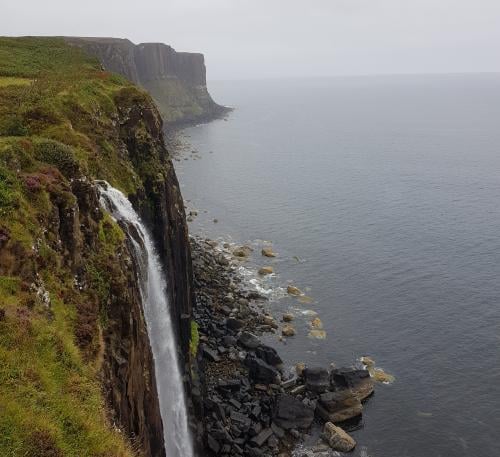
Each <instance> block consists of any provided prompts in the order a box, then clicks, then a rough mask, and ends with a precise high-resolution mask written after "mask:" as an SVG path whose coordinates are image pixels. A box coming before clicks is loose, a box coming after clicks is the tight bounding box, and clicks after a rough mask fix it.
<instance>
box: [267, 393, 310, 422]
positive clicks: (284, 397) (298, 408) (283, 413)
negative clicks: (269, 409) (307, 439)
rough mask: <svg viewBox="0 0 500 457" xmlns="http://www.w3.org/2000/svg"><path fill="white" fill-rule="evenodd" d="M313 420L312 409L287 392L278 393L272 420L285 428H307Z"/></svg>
mask: <svg viewBox="0 0 500 457" xmlns="http://www.w3.org/2000/svg"><path fill="white" fill-rule="evenodd" d="M313 420H314V410H313V409H312V408H311V407H310V406H307V405H305V404H304V403H302V402H301V401H300V400H298V399H297V398H295V397H292V396H291V395H288V394H280V395H279V396H278V399H277V402H276V408H275V413H274V422H275V423H276V425H278V427H281V428H282V429H285V430H290V429H307V428H309V427H310V426H311V424H312V421H313Z"/></svg>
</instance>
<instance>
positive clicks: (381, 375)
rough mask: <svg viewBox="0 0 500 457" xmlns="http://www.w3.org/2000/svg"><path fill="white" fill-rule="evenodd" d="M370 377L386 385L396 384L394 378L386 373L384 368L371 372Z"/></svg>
mask: <svg viewBox="0 0 500 457" xmlns="http://www.w3.org/2000/svg"><path fill="white" fill-rule="evenodd" d="M370 375H371V376H372V378H373V379H374V380H375V381H376V382H383V383H384V384H390V383H391V382H394V376H393V375H392V374H389V373H386V372H385V371H384V370H382V368H375V369H374V370H373V372H370Z"/></svg>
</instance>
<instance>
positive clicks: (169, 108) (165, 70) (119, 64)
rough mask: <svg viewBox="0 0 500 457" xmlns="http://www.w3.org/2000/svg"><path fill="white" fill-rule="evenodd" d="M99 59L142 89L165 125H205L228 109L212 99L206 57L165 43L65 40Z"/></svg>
mask: <svg viewBox="0 0 500 457" xmlns="http://www.w3.org/2000/svg"><path fill="white" fill-rule="evenodd" d="M65 40H66V42H67V43H70V44H72V45H75V46H79V47H81V48H82V49H84V50H85V51H86V52H87V53H89V54H91V55H93V56H95V57H97V58H98V59H99V61H100V62H101V64H102V65H103V67H104V68H105V69H106V70H108V71H112V72H114V73H117V74H119V75H122V76H124V77H125V78H127V79H128V80H129V81H131V82H133V83H135V84H137V85H139V86H142V87H143V88H144V89H146V90H147V91H148V92H149V93H150V94H151V96H152V97H153V98H154V100H155V102H156V104H157V105H158V108H159V109H160V112H161V114H162V117H163V120H164V121H165V123H166V124H176V125H178V124H186V123H188V124H189V123H194V122H204V121H209V120H211V119H214V118H216V117H220V116H222V115H224V113H226V112H227V111H228V108H226V107H223V106H220V105H218V104H217V103H215V102H214V101H213V100H212V97H211V96H210V94H209V92H208V90H207V81H206V67H205V59H204V56H203V54H198V53H188V52H177V51H176V50H175V49H173V48H172V47H170V46H168V45H166V44H163V43H141V44H138V45H136V44H134V43H132V42H131V41H129V40H124V39H118V38H74V37H72V38H71V37H68V38H65Z"/></svg>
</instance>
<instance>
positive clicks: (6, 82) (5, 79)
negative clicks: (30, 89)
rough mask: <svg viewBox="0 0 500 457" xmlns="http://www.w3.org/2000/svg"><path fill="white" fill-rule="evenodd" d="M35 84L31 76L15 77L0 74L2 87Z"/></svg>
mask: <svg viewBox="0 0 500 457" xmlns="http://www.w3.org/2000/svg"><path fill="white" fill-rule="evenodd" d="M31 84H33V80H32V79H30V78H15V77H11V76H0V87H6V86H29V85H31Z"/></svg>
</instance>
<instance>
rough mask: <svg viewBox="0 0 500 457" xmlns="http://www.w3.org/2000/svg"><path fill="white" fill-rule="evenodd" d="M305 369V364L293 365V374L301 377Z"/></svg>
mask: <svg viewBox="0 0 500 457" xmlns="http://www.w3.org/2000/svg"><path fill="white" fill-rule="evenodd" d="M305 369H306V364H305V363H304V362H298V363H296V364H295V372H296V373H297V376H302V375H303V374H304V370H305Z"/></svg>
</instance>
